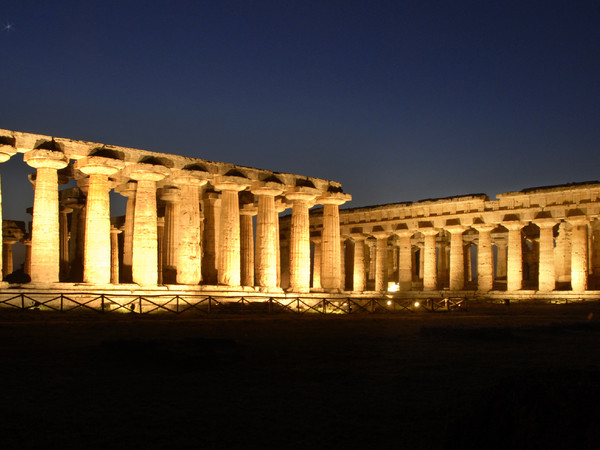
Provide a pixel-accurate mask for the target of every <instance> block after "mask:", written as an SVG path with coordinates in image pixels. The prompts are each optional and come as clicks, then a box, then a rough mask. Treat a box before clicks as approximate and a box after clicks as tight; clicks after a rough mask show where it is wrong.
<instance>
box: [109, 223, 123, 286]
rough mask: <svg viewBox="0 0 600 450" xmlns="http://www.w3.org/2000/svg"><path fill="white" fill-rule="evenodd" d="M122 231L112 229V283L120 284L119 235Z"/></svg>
mask: <svg viewBox="0 0 600 450" xmlns="http://www.w3.org/2000/svg"><path fill="white" fill-rule="evenodd" d="M120 232H121V230H119V229H118V228H115V227H111V228H110V282H111V283H112V284H119V233H120Z"/></svg>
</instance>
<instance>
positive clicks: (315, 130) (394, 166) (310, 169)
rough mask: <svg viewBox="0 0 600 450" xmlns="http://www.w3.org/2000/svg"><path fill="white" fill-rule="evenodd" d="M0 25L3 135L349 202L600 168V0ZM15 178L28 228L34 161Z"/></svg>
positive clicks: (227, 9)
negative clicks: (279, 181)
mask: <svg viewBox="0 0 600 450" xmlns="http://www.w3.org/2000/svg"><path fill="white" fill-rule="evenodd" d="M0 24H2V30H1V33H0V46H1V49H2V58H3V62H4V63H3V68H2V71H1V75H0V80H1V82H0V89H1V92H2V105H1V107H0V128H6V129H10V130H19V131H25V132H32V133H41V134H49V135H53V136H57V137H65V138H72V139H82V140H88V141H96V142H101V143H105V144H113V145H122V146H127V147H135V148H142V149H147V150H154V151H160V152H166V153H175V154H180V155H186V156H192V157H199V158H204V159H209V160H216V161H225V162H232V163H235V164H240V165H246V166H252V167H260V168H265V169H271V170H275V171H280V172H291V173H298V174H303V175H308V176H314V177H320V178H327V179H334V180H338V181H340V182H342V183H343V186H344V190H345V191H346V192H349V193H351V194H352V195H353V197H354V201H353V202H352V203H350V204H348V205H347V206H364V205H371V204H382V203H390V202H400V201H411V200H412V201H416V200H420V199H425V198H434V197H447V196H451V195H463V194H470V193H479V192H482V193H486V194H488V195H490V197H492V198H493V197H494V196H495V195H496V194H497V193H499V192H507V191H514V190H520V189H523V188H526V187H532V186H542V185H554V184H562V183H568V182H580V181H587V180H596V179H600V160H599V158H598V149H599V146H600V126H599V124H600V2H598V1H576V0H575V1H574V0H571V1H525V0H520V1H514V2H513V1H482V0H478V1H457V2H452V1H414V2H412V1H410V2H409V1H363V2H358V1H349V0H346V1H324V0H321V1H315V2H312V1H307V0H303V1H282V0H279V1H234V2H232V1H214V2H206V1H189V2H185V1H170V2H153V1H140V2H133V1H131V2H126V1H119V2H110V1H99V2H95V1H73V2H71V1H55V2H50V1H48V2H46V1H23V0H19V1H11V2H4V3H3V4H2V8H0ZM0 171H1V172H2V177H3V179H2V190H3V203H4V218H8V219H10V218H13V219H20V220H30V216H27V215H26V214H25V213H24V208H25V207H26V206H30V205H31V204H32V201H33V200H32V199H33V191H32V189H31V187H30V186H29V185H28V182H27V181H26V177H25V175H24V174H25V173H28V172H32V171H33V169H30V168H29V167H28V166H27V165H26V164H25V163H23V161H22V156H21V155H16V156H15V157H13V158H12V159H11V161H9V162H8V163H5V164H3V165H1V166H0ZM123 200H124V199H123Z"/></svg>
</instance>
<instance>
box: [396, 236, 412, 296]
mask: <svg viewBox="0 0 600 450" xmlns="http://www.w3.org/2000/svg"><path fill="white" fill-rule="evenodd" d="M394 234H396V236H398V289H399V290H400V291H410V290H411V289H412V276H413V275H412V246H411V243H410V239H411V237H412V235H413V231H412V230H396V231H395V232H394Z"/></svg>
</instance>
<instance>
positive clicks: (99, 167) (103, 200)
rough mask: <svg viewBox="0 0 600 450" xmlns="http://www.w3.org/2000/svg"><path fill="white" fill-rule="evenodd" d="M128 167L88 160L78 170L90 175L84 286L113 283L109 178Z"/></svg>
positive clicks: (98, 158) (110, 161)
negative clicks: (87, 284)
mask: <svg viewBox="0 0 600 450" xmlns="http://www.w3.org/2000/svg"><path fill="white" fill-rule="evenodd" d="M124 166H125V163H124V162H123V161H121V160H118V159H113V158H106V157H103V156H88V157H86V158H83V159H79V160H77V162H76V163H75V168H76V169H79V170H80V171H81V172H82V173H84V174H86V175H89V184H88V194H87V201H86V216H85V249H84V256H83V282H84V283H90V284H108V283H110V281H111V247H110V245H111V244H110V243H111V238H110V199H109V191H110V186H109V180H108V177H109V176H111V175H114V174H115V173H117V172H118V171H119V170H121V169H122V168H123V167H124Z"/></svg>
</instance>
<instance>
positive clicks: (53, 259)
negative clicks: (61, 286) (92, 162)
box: [23, 149, 69, 283]
mask: <svg viewBox="0 0 600 450" xmlns="http://www.w3.org/2000/svg"><path fill="white" fill-rule="evenodd" d="M23 160H24V161H25V162H26V163H27V164H28V165H29V166H31V167H33V168H35V169H36V179H35V193H34V199H33V225H32V231H31V281H32V282H33V283H56V282H58V281H59V273H60V234H59V218H58V169H63V168H65V167H66V166H67V164H68V163H69V162H68V160H67V157H66V156H65V154H64V153H63V152H61V151H56V150H45V149H35V150H30V151H29V152H27V153H25V154H24V155H23Z"/></svg>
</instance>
